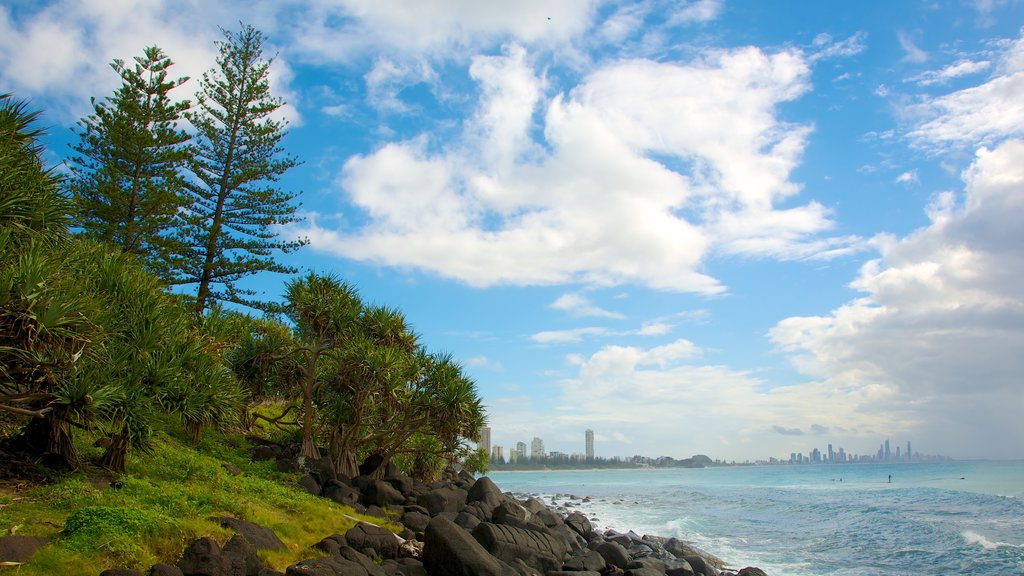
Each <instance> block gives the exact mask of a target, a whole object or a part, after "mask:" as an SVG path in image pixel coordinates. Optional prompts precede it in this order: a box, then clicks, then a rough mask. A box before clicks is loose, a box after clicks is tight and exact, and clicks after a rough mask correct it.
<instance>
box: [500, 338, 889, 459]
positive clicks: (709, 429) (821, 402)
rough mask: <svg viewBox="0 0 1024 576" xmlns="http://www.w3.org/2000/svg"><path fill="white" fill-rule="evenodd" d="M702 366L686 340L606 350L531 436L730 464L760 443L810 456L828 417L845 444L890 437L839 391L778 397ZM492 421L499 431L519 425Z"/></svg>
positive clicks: (814, 387)
mask: <svg viewBox="0 0 1024 576" xmlns="http://www.w3.org/2000/svg"><path fill="white" fill-rule="evenodd" d="M701 356H702V352H701V350H700V348H699V347H698V346H697V345H696V344H694V343H693V342H691V341H689V340H686V339H678V340H674V341H670V342H668V343H666V344H662V345H657V346H651V347H634V346H621V345H609V346H605V347H603V348H601V349H600V350H598V351H596V352H594V353H593V354H590V355H589V356H583V357H580V356H576V357H575V362H574V363H573V364H572V365H574V366H577V367H578V372H577V373H576V374H575V375H573V376H572V377H570V378H567V379H565V380H563V381H561V382H560V386H561V389H562V401H563V404H564V407H565V408H566V409H565V410H561V411H559V412H558V413H555V414H552V415H551V417H550V422H547V421H545V422H544V423H537V422H536V418H534V421H535V422H534V424H533V430H539V429H541V428H543V427H544V426H549V427H550V429H551V430H559V429H582V428H583V427H587V428H592V429H594V430H595V431H599V432H601V433H602V434H605V435H611V434H612V433H621V434H623V435H624V436H625V437H629V438H630V439H632V441H633V443H634V444H639V445H642V446H652V447H659V448H658V450H660V452H658V453H664V454H665V455H669V456H674V457H686V456H690V455H693V454H696V453H708V452H713V453H714V454H715V455H716V456H717V457H721V458H726V459H730V458H743V457H745V454H743V452H742V451H743V450H744V449H745V448H744V445H746V444H747V443H749V442H752V441H755V440H756V441H757V442H758V444H759V447H760V449H763V450H764V451H765V454H764V455H770V454H775V455H778V456H786V455H788V454H789V453H790V452H803V451H806V450H808V449H809V446H808V444H807V440H806V436H808V435H818V436H820V435H823V434H826V433H827V432H828V430H829V429H828V428H827V427H825V426H823V425H822V424H821V422H820V420H821V417H820V415H821V413H822V410H823V409H827V410H828V414H829V418H834V419H836V420H841V421H842V422H844V427H845V428H846V429H847V430H846V431H845V432H844V438H846V439H847V440H849V439H855V440H859V439H861V438H867V439H870V441H871V442H873V441H874V440H875V439H876V438H877V437H878V436H879V435H883V434H886V433H890V432H891V431H892V430H893V427H892V426H891V425H890V422H888V420H887V418H888V415H886V416H885V417H881V418H880V417H878V416H877V415H875V414H873V413H870V412H859V409H860V408H861V407H862V406H861V404H860V402H859V401H854V400H856V398H855V397H853V396H848V395H846V394H844V393H843V392H842V391H840V390H836V389H835V388H834V387H833V386H829V385H825V384H823V383H820V382H811V383H807V384H802V385H798V386H778V387H774V388H772V387H770V386H768V384H767V382H765V381H764V380H762V379H761V378H759V377H758V376H757V375H756V374H753V373H749V372H744V371H737V370H733V369H730V368H728V367H726V366H720V365H712V364H705V363H702V362H700V359H701ZM826 407H827V408H826ZM494 416H495V418H497V419H498V420H496V421H498V422H500V423H501V425H504V423H505V422H506V420H511V419H512V417H510V416H507V415H505V414H499V413H495V414H494ZM545 420H547V418H545ZM508 425H509V426H515V425H516V424H514V423H513V422H511V421H509V422H508ZM535 433H536V432H535ZM726 437H728V440H727V439H726ZM608 444H609V445H606V444H605V443H602V450H605V451H606V453H610V454H617V453H629V452H628V450H629V449H628V447H627V446H626V445H624V444H621V443H616V442H615V441H614V439H612V440H610V441H609V442H608Z"/></svg>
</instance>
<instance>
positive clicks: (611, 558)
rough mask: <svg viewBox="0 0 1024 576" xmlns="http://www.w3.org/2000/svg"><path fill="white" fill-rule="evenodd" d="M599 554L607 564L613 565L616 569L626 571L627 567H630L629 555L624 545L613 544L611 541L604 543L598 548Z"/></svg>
mask: <svg viewBox="0 0 1024 576" xmlns="http://www.w3.org/2000/svg"><path fill="white" fill-rule="evenodd" d="M597 553H598V554H600V555H601V557H602V558H604V561H605V562H606V563H608V564H611V565H612V566H615V567H616V568H622V569H623V570H625V569H626V566H629V562H630V558H629V554H628V553H627V552H626V549H625V548H623V546H622V544H619V543H618V542H612V541H610V540H609V541H608V542H602V543H601V545H600V546H598V547H597Z"/></svg>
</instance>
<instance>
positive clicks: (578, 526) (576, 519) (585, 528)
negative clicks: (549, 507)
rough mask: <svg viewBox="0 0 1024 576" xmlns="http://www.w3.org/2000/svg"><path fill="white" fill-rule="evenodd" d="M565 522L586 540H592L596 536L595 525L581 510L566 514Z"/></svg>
mask: <svg viewBox="0 0 1024 576" xmlns="http://www.w3.org/2000/svg"><path fill="white" fill-rule="evenodd" d="M565 524H566V525H567V526H568V527H569V528H572V529H573V531H575V532H576V533H577V534H579V535H580V536H582V537H583V538H584V539H586V540H590V539H591V538H592V537H593V536H594V527H593V526H592V525H591V524H590V520H589V519H588V518H587V517H586V516H584V515H583V514H582V513H581V512H573V513H572V514H569V515H568V516H566V518H565Z"/></svg>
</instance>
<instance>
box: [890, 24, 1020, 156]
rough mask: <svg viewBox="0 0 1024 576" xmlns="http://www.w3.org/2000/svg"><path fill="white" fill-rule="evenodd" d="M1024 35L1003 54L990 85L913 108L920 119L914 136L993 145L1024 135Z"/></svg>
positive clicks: (932, 145) (942, 145) (921, 140)
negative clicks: (1023, 98)
mask: <svg viewBox="0 0 1024 576" xmlns="http://www.w3.org/2000/svg"><path fill="white" fill-rule="evenodd" d="M1020 94H1024V35H1022V36H1021V37H1019V38H1017V39H1016V40H1015V41H1014V42H1012V43H1011V44H1009V46H1008V47H1007V48H1006V50H1005V51H1004V52H1003V53H1002V54H1000V55H999V58H998V61H997V64H996V71H995V75H994V76H993V77H992V78H990V79H989V80H988V81H987V82H985V83H984V84H981V85H978V86H974V87H971V88H966V89H963V90H958V91H956V92H952V93H950V94H945V95H943V96H939V97H937V98H930V99H926V100H924V101H923V102H921V103H920V104H917V105H915V106H912V107H911V108H910V109H909V110H908V112H909V113H910V114H912V115H914V116H916V117H917V118H918V119H919V121H918V122H917V124H916V126H915V127H914V128H913V129H912V130H911V131H910V133H909V137H910V138H911V140H912V141H913V142H914V143H915V144H916V145H918V146H921V147H923V148H928V149H932V150H937V151H942V150H945V149H947V148H948V147H950V146H954V147H958V146H959V147H962V146H972V147H973V146H979V145H991V144H994V143H996V142H998V141H999V140H1000V139H1002V138H1006V137H1019V136H1021V135H1024V105H1022V104H1021V99H1020Z"/></svg>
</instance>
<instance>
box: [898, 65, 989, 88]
mask: <svg viewBox="0 0 1024 576" xmlns="http://www.w3.org/2000/svg"><path fill="white" fill-rule="evenodd" d="M991 67H992V62H990V61H988V60H966V59H964V60H958V61H956V62H954V63H953V64H950V65H949V66H945V67H944V68H942V69H940V70H929V71H927V72H923V73H921V74H919V75H917V76H915V77H913V78H911V80H912V81H914V82H917V83H918V84H920V85H922V86H931V85H934V84H944V83H946V82H949V81H950V80H953V79H956V78H960V77H962V76H969V75H971V74H978V73H980V72H984V71H986V70H988V69H989V68H991Z"/></svg>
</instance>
